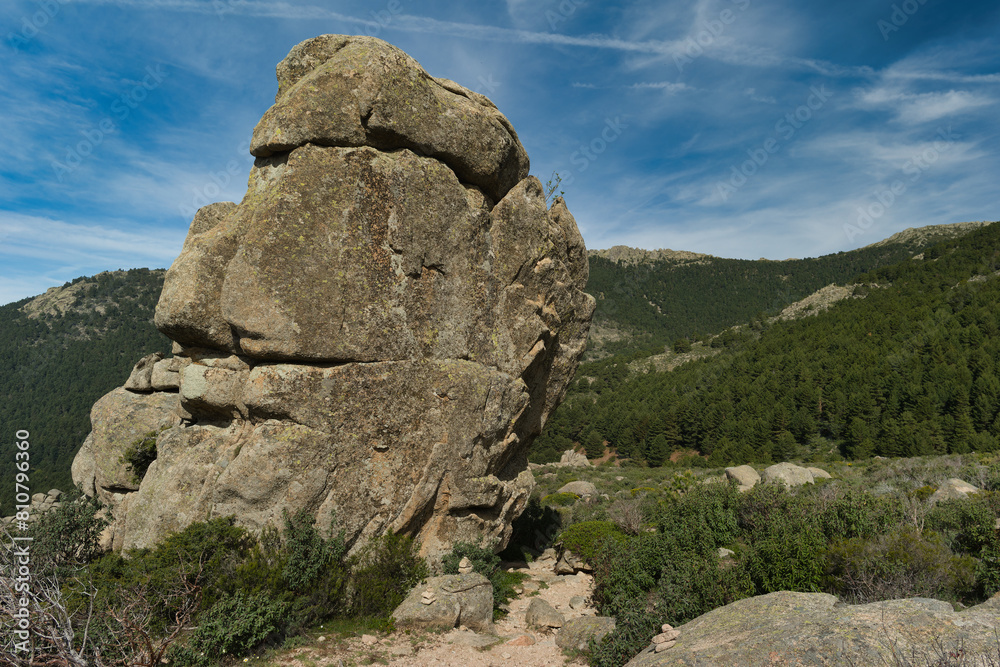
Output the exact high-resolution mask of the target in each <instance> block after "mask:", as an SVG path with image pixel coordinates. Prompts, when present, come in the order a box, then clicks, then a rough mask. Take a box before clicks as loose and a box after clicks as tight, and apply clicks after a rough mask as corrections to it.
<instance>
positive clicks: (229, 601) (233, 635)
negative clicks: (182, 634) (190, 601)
mask: <svg viewBox="0 0 1000 667" xmlns="http://www.w3.org/2000/svg"><path fill="white" fill-rule="evenodd" d="M287 609H288V605H287V604H286V603H284V602H280V601H276V600H272V599H270V598H269V597H267V596H266V595H261V594H250V595H247V594H244V593H242V592H240V593H237V594H236V595H233V596H231V597H227V598H224V599H222V600H219V601H218V602H217V603H215V604H214V605H213V606H212V608H211V609H209V610H208V611H207V612H205V613H204V614H202V616H201V618H200V619H199V622H198V629H197V630H195V632H194V634H192V635H191V637H190V639H189V640H188V642H187V644H185V645H183V646H180V645H174V646H173V647H171V651H170V653H171V660H172V662H176V663H177V664H178V665H181V666H182V667H188V666H191V667H201V666H202V665H209V664H212V662H213V660H214V659H218V658H221V657H223V656H231V657H233V658H239V657H242V656H244V655H247V654H249V653H250V652H251V651H253V650H254V649H255V648H257V647H258V646H260V645H261V644H263V643H265V642H266V641H268V640H272V641H273V640H275V639H277V638H278V637H279V636H280V635H281V634H282V630H283V628H284V617H285V612H286V611H287Z"/></svg>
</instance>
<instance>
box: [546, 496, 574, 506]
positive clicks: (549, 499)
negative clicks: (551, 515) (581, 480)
mask: <svg viewBox="0 0 1000 667" xmlns="http://www.w3.org/2000/svg"><path fill="white" fill-rule="evenodd" d="M579 499H580V496H578V495H576V494H575V493H550V494H549V495H547V496H545V497H544V498H542V503H543V504H545V505H553V506H555V507H566V506H567V505H572V504H573V503H575V502H576V501H577V500H579Z"/></svg>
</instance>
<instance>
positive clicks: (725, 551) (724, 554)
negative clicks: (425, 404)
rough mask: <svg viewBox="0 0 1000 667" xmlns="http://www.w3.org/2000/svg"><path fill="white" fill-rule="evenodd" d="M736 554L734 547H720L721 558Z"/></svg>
mask: <svg viewBox="0 0 1000 667" xmlns="http://www.w3.org/2000/svg"><path fill="white" fill-rule="evenodd" d="M735 555H736V552H735V551H733V550H732V549H727V548H725V547H719V558H732V557H733V556H735Z"/></svg>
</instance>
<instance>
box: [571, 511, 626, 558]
mask: <svg viewBox="0 0 1000 667" xmlns="http://www.w3.org/2000/svg"><path fill="white" fill-rule="evenodd" d="M609 540H615V541H619V542H624V541H627V540H628V537H627V536H626V535H625V533H623V532H622V531H621V530H620V529H619V528H618V526H616V525H615V524H613V523H612V522H610V521H584V522H582V523H575V524H573V525H572V526H570V527H569V528H567V529H566V530H564V531H563V532H562V535H560V536H559V541H560V542H562V545H563V546H564V547H566V548H567V549H569V550H570V551H572V552H573V553H574V554H576V555H577V556H579V557H580V558H582V559H583V560H585V561H590V560H592V559H593V558H594V556H596V555H597V552H598V551H600V550H601V548H602V547H603V546H604V544H605V543H606V542H608V541H609Z"/></svg>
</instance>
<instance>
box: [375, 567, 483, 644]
mask: <svg viewBox="0 0 1000 667" xmlns="http://www.w3.org/2000/svg"><path fill="white" fill-rule="evenodd" d="M392 618H393V620H394V621H395V623H396V627H398V628H428V629H429V628H433V629H439V630H450V629H451V628H457V627H458V626H460V625H464V626H465V627H467V628H470V629H472V630H476V631H477V632H493V586H492V584H490V580H489V579H487V578H486V577H484V576H483V575H481V574H478V573H475V572H472V573H467V574H446V575H443V576H440V577H431V578H429V579H428V580H427V581H426V582H425V583H422V584H419V585H418V586H416V587H415V588H414V589H413V590H411V591H410V592H409V594H408V595H407V596H406V599H405V600H403V602H402V604H400V605H399V606H398V607H397V608H396V610H395V611H393V612H392Z"/></svg>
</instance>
